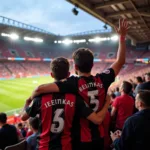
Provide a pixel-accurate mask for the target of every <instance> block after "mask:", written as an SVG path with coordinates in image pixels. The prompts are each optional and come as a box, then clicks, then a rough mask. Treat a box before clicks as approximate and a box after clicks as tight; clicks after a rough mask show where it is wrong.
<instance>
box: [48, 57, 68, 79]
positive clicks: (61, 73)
mask: <svg viewBox="0 0 150 150" xmlns="http://www.w3.org/2000/svg"><path fill="white" fill-rule="evenodd" d="M69 66H70V65H69V62H68V60H67V59H66V58H64V57H58V58H55V59H53V60H52V62H51V63H50V69H51V71H52V73H53V75H54V78H55V79H56V80H61V79H65V78H67V77H68V72H69Z"/></svg>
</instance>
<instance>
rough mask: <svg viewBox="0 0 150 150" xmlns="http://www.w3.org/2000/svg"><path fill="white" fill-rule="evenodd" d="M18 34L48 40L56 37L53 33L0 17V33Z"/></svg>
mask: <svg viewBox="0 0 150 150" xmlns="http://www.w3.org/2000/svg"><path fill="white" fill-rule="evenodd" d="M10 32H11V33H12V32H14V33H18V34H19V35H21V36H29V37H32V36H34V37H41V38H44V39H46V38H47V39H48V38H51V39H52V38H54V39H55V38H56V37H57V35H55V34H54V33H51V32H48V31H45V30H43V29H40V28H37V27H34V26H32V25H29V24H25V23H22V22H19V21H16V20H13V19H10V18H6V17H3V16H0V33H10Z"/></svg>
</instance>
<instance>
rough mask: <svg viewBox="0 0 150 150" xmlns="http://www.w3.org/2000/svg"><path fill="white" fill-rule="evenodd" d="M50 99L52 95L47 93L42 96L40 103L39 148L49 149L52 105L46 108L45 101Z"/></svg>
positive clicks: (40, 149)
mask: <svg viewBox="0 0 150 150" xmlns="http://www.w3.org/2000/svg"><path fill="white" fill-rule="evenodd" d="M51 100H52V95H51V94H48V95H45V96H43V97H42V103H41V119H42V120H41V121H42V133H41V135H40V141H39V150H49V142H50V128H51V123H52V122H51V120H52V107H48V108H46V106H45V103H47V102H48V101H51Z"/></svg>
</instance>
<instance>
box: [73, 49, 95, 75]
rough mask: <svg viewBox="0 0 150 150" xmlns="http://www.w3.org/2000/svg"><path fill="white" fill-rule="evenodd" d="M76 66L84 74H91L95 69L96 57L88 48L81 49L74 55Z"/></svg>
mask: <svg viewBox="0 0 150 150" xmlns="http://www.w3.org/2000/svg"><path fill="white" fill-rule="evenodd" d="M72 57H73V59H74V63H75V65H76V66H77V67H78V69H79V71H80V72H82V73H89V72H91V69H92V67H93V62H94V55H93V52H92V51H91V50H89V49H88V48H79V49H77V50H76V51H75V52H74V53H73V56H72Z"/></svg>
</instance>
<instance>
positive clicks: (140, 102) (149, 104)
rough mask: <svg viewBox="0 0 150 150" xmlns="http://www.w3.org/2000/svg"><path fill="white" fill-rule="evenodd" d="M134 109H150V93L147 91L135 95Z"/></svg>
mask: <svg viewBox="0 0 150 150" xmlns="http://www.w3.org/2000/svg"><path fill="white" fill-rule="evenodd" d="M135 107H136V108H137V109H138V110H142V109H145V108H150V91H149V90H143V91H138V93H137V95H136V101H135Z"/></svg>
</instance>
